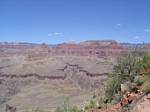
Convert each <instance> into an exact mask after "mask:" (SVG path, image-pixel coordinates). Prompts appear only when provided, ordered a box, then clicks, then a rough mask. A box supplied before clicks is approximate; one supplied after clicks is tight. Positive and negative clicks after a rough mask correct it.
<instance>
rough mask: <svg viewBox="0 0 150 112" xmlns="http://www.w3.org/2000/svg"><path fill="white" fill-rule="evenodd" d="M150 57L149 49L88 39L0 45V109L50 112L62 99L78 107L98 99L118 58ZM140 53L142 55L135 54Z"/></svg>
mask: <svg viewBox="0 0 150 112" xmlns="http://www.w3.org/2000/svg"><path fill="white" fill-rule="evenodd" d="M138 48H140V49H142V50H143V51H144V52H145V51H146V52H148V53H150V44H128V43H118V42H116V41H114V40H101V41H100V40H91V41H85V42H80V43H62V44H57V45H48V44H45V43H43V44H32V43H8V42H3V43H2V42H1V43H0V90H1V91H0V109H1V111H3V110H4V107H5V105H6V104H10V105H13V106H15V107H17V109H18V110H17V112H18V111H19V112H23V111H25V110H26V109H36V108H38V107H39V108H42V109H47V110H51V111H53V110H54V109H55V108H56V107H57V106H59V105H61V104H62V103H63V102H64V100H65V98H69V101H70V104H73V105H77V106H79V107H80V108H82V107H84V105H85V104H86V102H87V101H89V100H90V99H96V98H97V96H99V95H103V94H104V90H105V82H106V80H107V77H108V74H110V73H112V70H113V66H114V65H115V64H116V61H117V59H118V57H119V56H121V55H124V54H126V53H127V52H131V51H133V50H135V49H138ZM141 53H142V52H141Z"/></svg>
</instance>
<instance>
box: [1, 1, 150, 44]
mask: <svg viewBox="0 0 150 112" xmlns="http://www.w3.org/2000/svg"><path fill="white" fill-rule="evenodd" d="M85 40H116V41H118V42H129V43H142V42H145V43H150V0H0V41H1V42H5V41H7V42H31V43H49V44H56V43H62V42H80V41H85Z"/></svg>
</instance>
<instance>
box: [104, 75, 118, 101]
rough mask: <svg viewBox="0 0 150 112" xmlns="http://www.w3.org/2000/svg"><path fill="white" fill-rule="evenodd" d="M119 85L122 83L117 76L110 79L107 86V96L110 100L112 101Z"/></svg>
mask: <svg viewBox="0 0 150 112" xmlns="http://www.w3.org/2000/svg"><path fill="white" fill-rule="evenodd" d="M119 86H120V84H119V82H118V80H117V79H116V78H115V77H112V78H109V79H108V81H107V87H106V97H107V99H108V102H111V101H112V99H113V96H114V95H115V94H116V93H117V92H118V88H119Z"/></svg>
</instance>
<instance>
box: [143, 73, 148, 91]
mask: <svg viewBox="0 0 150 112" xmlns="http://www.w3.org/2000/svg"><path fill="white" fill-rule="evenodd" d="M141 89H142V90H143V92H145V93H150V73H149V74H147V75H145V77H144V83H143V84H142V86H141Z"/></svg>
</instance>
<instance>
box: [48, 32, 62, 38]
mask: <svg viewBox="0 0 150 112" xmlns="http://www.w3.org/2000/svg"><path fill="white" fill-rule="evenodd" d="M61 35H63V33H60V32H53V33H49V34H48V36H49V37H60V36H61Z"/></svg>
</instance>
